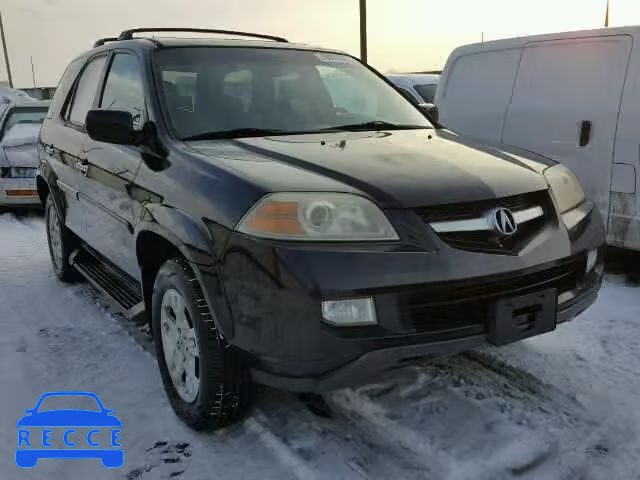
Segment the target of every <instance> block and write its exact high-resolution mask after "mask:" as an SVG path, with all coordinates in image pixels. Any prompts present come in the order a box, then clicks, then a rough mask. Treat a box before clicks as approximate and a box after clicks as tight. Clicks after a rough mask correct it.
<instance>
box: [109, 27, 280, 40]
mask: <svg viewBox="0 0 640 480" xmlns="http://www.w3.org/2000/svg"><path fill="white" fill-rule="evenodd" d="M142 32H194V33H219V34H223V35H237V36H240V37H252V38H264V39H266V40H273V41H274V42H287V39H286V38H282V37H276V36H273V35H262V34H260V33H248V32H236V31H234V30H210V29H208V28H164V27H161V28H132V29H130V30H125V31H124V32H122V33H121V34H120V35H119V36H118V38H117V40H131V39H132V38H133V34H134V33H142Z"/></svg>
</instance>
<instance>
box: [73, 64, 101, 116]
mask: <svg viewBox="0 0 640 480" xmlns="http://www.w3.org/2000/svg"><path fill="white" fill-rule="evenodd" d="M106 58H107V57H105V56H102V57H97V58H94V59H93V60H91V61H90V62H89V64H88V65H87V67H86V68H85V69H84V71H83V72H82V75H81V76H80V79H79V80H78V83H77V85H76V91H75V93H74V95H73V100H72V103H71V109H70V110H69V121H70V122H71V123H73V124H75V125H80V126H84V122H85V119H86V118H87V112H88V111H89V110H91V106H92V105H93V100H94V99H95V97H96V92H97V91H98V82H100V76H101V75H102V69H103V68H104V62H105V61H106Z"/></svg>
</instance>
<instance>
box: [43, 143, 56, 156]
mask: <svg viewBox="0 0 640 480" xmlns="http://www.w3.org/2000/svg"><path fill="white" fill-rule="evenodd" d="M55 150H56V149H55V148H53V145H45V146H44V151H45V153H46V154H47V155H53V153H54V152H55Z"/></svg>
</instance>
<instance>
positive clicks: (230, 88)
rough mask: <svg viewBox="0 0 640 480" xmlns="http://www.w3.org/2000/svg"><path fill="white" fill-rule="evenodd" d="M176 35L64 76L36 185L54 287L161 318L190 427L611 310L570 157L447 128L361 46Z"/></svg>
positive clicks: (134, 35) (155, 329)
mask: <svg viewBox="0 0 640 480" xmlns="http://www.w3.org/2000/svg"><path fill="white" fill-rule="evenodd" d="M159 31H160V32H162V31H165V32H166V31H185V30H184V29H154V28H149V29H135V30H129V31H125V32H123V33H121V34H120V36H119V37H118V38H117V39H116V40H114V39H106V40H100V41H98V42H97V43H96V46H95V48H94V49H92V50H90V51H88V52H86V53H84V54H83V55H81V56H79V57H78V58H76V59H75V60H73V62H71V64H70V65H69V67H68V68H67V70H66V72H65V73H64V75H63V77H62V80H61V82H60V85H59V87H58V89H57V90H56V94H55V96H54V98H53V100H52V105H51V109H50V112H49V114H48V116H47V118H46V120H45V122H44V125H43V127H42V132H41V136H40V138H41V143H42V149H41V153H42V163H41V169H40V170H39V177H38V192H39V195H40V198H41V200H42V202H43V203H44V204H45V205H46V214H45V216H46V226H47V236H48V239H49V250H50V254H51V262H52V266H53V270H54V272H55V274H56V276H57V277H58V278H59V279H61V280H63V281H69V280H72V279H73V277H74V276H75V275H76V274H77V273H78V272H79V273H80V274H82V275H83V276H85V277H86V278H87V279H88V280H89V281H91V282H92V283H94V284H95V285H96V286H97V287H98V288H100V289H101V290H102V291H103V292H104V293H105V294H106V295H108V296H110V297H111V299H112V300H113V301H114V302H115V303H116V304H117V305H119V306H120V308H122V309H123V310H124V311H125V312H126V313H127V315H129V316H131V317H138V318H143V319H144V318H145V316H146V318H147V320H148V321H149V322H150V324H151V331H152V333H153V338H154V343H155V348H156V354H157V361H158V365H159V368H160V373H161V376H162V380H163V383H164V386H165V390H166V392H167V395H168V398H169V400H170V402H171V405H172V406H173V408H174V410H175V412H176V413H177V415H178V416H179V417H180V418H181V419H182V420H183V421H184V422H185V423H187V424H188V425H190V426H191V427H193V428H204V427H207V426H211V427H221V426H223V425H226V424H228V423H230V422H231V421H233V420H235V419H237V418H238V417H239V416H240V415H241V413H242V411H243V410H244V409H245V407H246V406H247V405H248V403H249V400H250V393H251V388H250V387H251V382H252V380H253V381H257V382H260V383H263V384H267V385H271V386H275V387H279V388H285V389H289V390H294V391H301V392H310V391H322V390H328V389H333V388H339V387H343V386H350V385H355V384H358V383H362V382H366V381H368V380H371V379H378V378H379V377H380V375H382V374H383V373H384V372H387V371H388V370H391V369H393V368H394V367H397V366H398V365H401V364H406V363H407V362H412V361H415V360H416V359H424V358H431V357H436V356H438V355H443V354H451V353H454V352H458V351H461V350H466V349H469V348H472V347H474V346H478V345H483V344H486V343H492V344H494V345H503V344H506V343H510V342H514V341H517V340H521V339H524V338H528V337H531V336H533V335H539V334H542V333H546V332H550V331H552V330H554V329H555V328H556V326H557V325H558V324H560V323H562V322H566V321H569V320H571V319H573V318H574V317H575V316H576V315H578V314H579V313H580V312H582V311H583V310H584V309H586V308H587V307H589V305H591V304H592V303H593V302H594V301H595V299H596V296H597V293H598V291H599V288H600V285H601V279H602V269H603V258H602V254H601V249H600V247H601V245H602V243H603V241H604V229H603V226H602V223H601V221H600V217H599V214H598V211H597V210H596V209H593V204H592V203H591V202H590V201H589V200H588V198H585V195H584V193H583V191H582V188H581V187H580V184H579V182H578V181H577V180H576V179H575V177H574V176H573V175H572V174H571V172H569V171H568V170H567V169H566V168H565V167H564V166H562V165H557V164H556V163H555V162H553V161H552V160H549V159H547V158H545V157H541V156H536V155H530V154H527V153H526V152H522V151H513V149H512V151H504V150H499V149H495V148H491V147H488V146H486V145H484V144H481V143H476V142H472V141H470V140H468V139H467V138H464V137H461V136H459V135H456V134H454V133H452V132H449V131H447V130H444V129H441V128H438V127H437V126H434V125H433V124H431V123H430V122H429V120H428V119H427V118H426V117H425V115H424V114H423V113H422V111H421V110H420V108H419V107H418V106H417V104H416V103H414V102H409V101H408V100H407V99H406V98H405V97H404V96H403V95H402V94H400V93H399V92H398V91H397V89H395V88H392V87H391V86H390V85H389V83H388V82H387V81H386V80H385V79H384V78H383V77H382V75H380V74H379V73H377V72H375V71H373V70H371V69H370V68H369V67H367V66H366V65H363V64H362V63H361V62H360V60H358V59H357V58H355V57H352V56H350V55H348V54H346V53H343V52H339V51H334V50H327V49H322V48H314V47H310V46H307V45H298V44H291V43H288V42H287V41H286V40H284V39H282V38H279V37H273V36H265V35H258V34H249V33H235V34H234V36H236V37H238V36H240V37H248V39H238V38H236V39H229V38H223V39H204V38H203V39H194V38H163V37H161V36H158V32H159ZM186 31H193V30H189V29H186ZM154 32H156V34H155V35H153V36H151V35H152V34H153V33H154ZM206 32H208V33H210V34H211V33H217V34H221V33H224V34H229V32H225V31H215V30H209V31H206ZM145 33H146V34H147V37H144V35H145ZM138 35H142V36H141V37H138Z"/></svg>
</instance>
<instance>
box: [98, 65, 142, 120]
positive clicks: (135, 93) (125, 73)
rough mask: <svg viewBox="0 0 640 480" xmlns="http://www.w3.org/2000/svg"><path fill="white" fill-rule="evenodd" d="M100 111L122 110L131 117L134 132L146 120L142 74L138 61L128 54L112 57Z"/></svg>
mask: <svg viewBox="0 0 640 480" xmlns="http://www.w3.org/2000/svg"><path fill="white" fill-rule="evenodd" d="M100 109H101V110H124V111H126V112H130V113H131V116H132V117H133V128H134V130H140V129H141V128H142V125H143V124H144V122H145V120H146V108H145V101H144V88H143V84H142V72H141V71H140V65H139V63H138V59H137V58H136V57H135V56H133V55H130V54H128V53H117V54H116V55H115V56H114V57H113V61H112V62H111V67H110V68H109V73H108V74H107V79H106V81H105V84H104V91H103V93H102V99H101V100H100Z"/></svg>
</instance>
